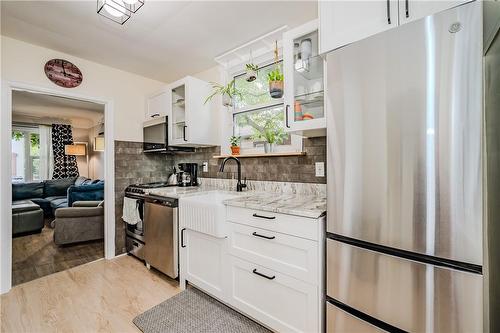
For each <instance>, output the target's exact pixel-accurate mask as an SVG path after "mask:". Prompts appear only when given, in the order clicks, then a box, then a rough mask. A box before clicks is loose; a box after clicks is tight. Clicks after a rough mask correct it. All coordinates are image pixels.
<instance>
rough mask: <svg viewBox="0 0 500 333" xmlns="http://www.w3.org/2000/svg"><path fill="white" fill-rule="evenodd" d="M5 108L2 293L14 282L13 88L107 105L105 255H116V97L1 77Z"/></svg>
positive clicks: (1, 127) (0, 180) (1, 124)
mask: <svg viewBox="0 0 500 333" xmlns="http://www.w3.org/2000/svg"><path fill="white" fill-rule="evenodd" d="M1 90H2V100H1V103H2V109H1V113H0V152H1V160H0V294H3V293H6V292H8V291H9V290H10V288H11V285H12V181H11V172H12V171H11V168H12V164H11V149H12V148H11V130H12V91H14V90H21V91H29V92H33V93H41V94H49V95H53V96H58V97H66V98H73V99H78V100H82V101H88V102H94V103H98V104H103V105H104V132H105V138H104V140H105V141H104V145H105V148H104V178H105V183H104V184H105V185H104V201H105V209H104V214H105V216H104V256H105V258H106V259H111V258H114V257H115V194H114V189H115V185H114V182H115V174H114V170H115V144H114V128H113V124H114V110H113V101H112V100H109V99H105V98H99V97H89V96H84V95H80V94H75V93H73V92H71V91H68V92H66V91H60V90H53V89H48V88H42V87H37V86H33V85H30V84H25V83H21V82H11V81H2V86H1Z"/></svg>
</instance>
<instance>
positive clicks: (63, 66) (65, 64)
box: [45, 59, 83, 88]
mask: <svg viewBox="0 0 500 333" xmlns="http://www.w3.org/2000/svg"><path fill="white" fill-rule="evenodd" d="M45 75H47V77H48V78H49V80H50V81H52V82H54V83H55V84H57V85H58V86H60V87H64V88H74V87H78V86H79V85H80V83H82V80H83V75H82V72H80V70H79V69H78V67H76V66H75V65H73V64H72V63H71V62H69V61H67V60H63V59H52V60H49V61H47V63H46V64H45Z"/></svg>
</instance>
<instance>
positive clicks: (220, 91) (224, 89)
mask: <svg viewBox="0 0 500 333" xmlns="http://www.w3.org/2000/svg"><path fill="white" fill-rule="evenodd" d="M234 82H235V80H234V79H233V80H232V81H231V82H229V83H228V84H226V85H221V84H219V83H217V82H210V84H211V85H212V93H211V94H210V95H209V96H208V97H207V98H206V99H205V102H204V104H207V102H208V101H210V100H211V99H212V98H214V97H215V96H217V95H221V96H224V95H227V96H228V97H229V98H231V99H233V98H234V97H235V96H238V97H240V98H241V93H240V92H239V91H238V89H236V86H235V84H234Z"/></svg>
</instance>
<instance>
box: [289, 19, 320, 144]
mask: <svg viewBox="0 0 500 333" xmlns="http://www.w3.org/2000/svg"><path fill="white" fill-rule="evenodd" d="M318 37H319V36H318V20H314V21H311V22H308V23H306V24H304V25H302V26H300V27H297V28H295V29H292V30H289V31H287V32H285V33H283V68H284V75H285V78H286V79H285V91H284V100H285V129H286V131H287V132H289V133H295V134H299V135H302V136H306V137H314V136H324V135H326V117H325V103H324V82H325V81H324V79H325V76H324V73H325V61H324V59H323V57H321V56H320V55H319V47H318V43H319V38H318Z"/></svg>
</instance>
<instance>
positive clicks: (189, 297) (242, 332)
mask: <svg viewBox="0 0 500 333" xmlns="http://www.w3.org/2000/svg"><path fill="white" fill-rule="evenodd" d="M133 323H134V324H135V325H136V326H137V327H138V328H139V329H140V330H141V331H142V332H144V333H170V332H172V333H173V332H175V333H197V332H204V333H268V332H271V331H269V330H268V329H267V328H265V327H263V326H261V325H259V324H258V323H256V322H254V321H253V320H251V319H249V318H247V317H245V316H243V315H242V314H240V313H238V312H236V311H235V310H233V309H231V308H229V307H227V306H226V305H224V304H222V303H221V302H219V301H217V300H216V299H214V298H212V297H210V296H208V295H207V294H205V293H203V292H201V291H199V290H198V289H196V288H193V287H190V288H188V289H186V290H184V291H182V292H181V293H179V294H177V295H175V296H174V297H172V298H169V299H168V300H166V301H165V302H163V303H160V304H158V305H156V306H154V307H152V308H151V309H149V310H147V311H146V312H144V313H143V314H140V315H138V316H137V317H135V318H134V320H133Z"/></svg>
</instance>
